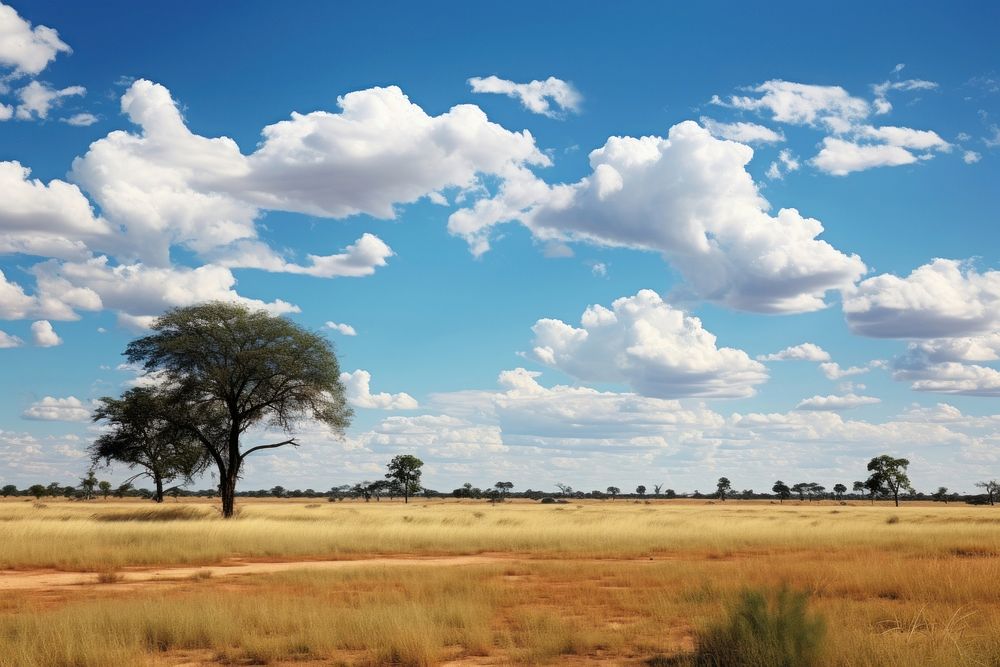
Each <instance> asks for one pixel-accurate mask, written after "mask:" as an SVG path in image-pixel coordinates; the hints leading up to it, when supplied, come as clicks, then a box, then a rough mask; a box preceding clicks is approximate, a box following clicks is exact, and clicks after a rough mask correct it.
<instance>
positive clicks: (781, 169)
mask: <svg viewBox="0 0 1000 667" xmlns="http://www.w3.org/2000/svg"><path fill="white" fill-rule="evenodd" d="M800 166H801V165H800V164H799V160H798V158H796V157H795V156H794V155H793V154H792V151H790V150H788V149H787V148H784V149H782V150H781V151H780V152H779V153H778V159H777V160H775V161H774V162H772V163H771V166H770V167H768V168H767V177H768V178H770V179H772V180H775V179H778V180H780V179H782V178H784V177H785V175H786V174H790V173H791V172H793V171H798V169H799V167H800Z"/></svg>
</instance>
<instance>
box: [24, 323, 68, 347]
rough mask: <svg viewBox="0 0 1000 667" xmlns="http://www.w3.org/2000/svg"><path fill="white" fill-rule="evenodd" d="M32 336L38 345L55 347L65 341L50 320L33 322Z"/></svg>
mask: <svg viewBox="0 0 1000 667" xmlns="http://www.w3.org/2000/svg"><path fill="white" fill-rule="evenodd" d="M31 338H32V340H33V341H34V343H35V345H36V346H38V347H55V346H57V345H62V342H63V341H62V338H60V337H59V334H57V333H56V331H55V329H53V328H52V325H51V324H50V323H49V321H48V320H39V321H37V322H32V323H31Z"/></svg>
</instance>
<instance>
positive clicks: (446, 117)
mask: <svg viewBox="0 0 1000 667" xmlns="http://www.w3.org/2000/svg"><path fill="white" fill-rule="evenodd" d="M338 105H339V106H340V112H339V113H330V112H326V111H315V112H312V113H308V114H299V113H293V114H292V115H291V118H290V119H289V120H284V121H281V122H278V123H275V124H273V125H269V126H267V127H265V128H264V129H263V131H262V134H263V141H262V142H261V143H260V145H259V146H258V147H257V149H256V150H255V151H254V152H253V153H251V154H250V155H243V154H242V153H241V152H240V149H239V146H237V144H236V142H234V141H233V140H232V139H229V138H227V137H219V138H207V137H202V136H199V135H196V134H193V133H192V132H191V131H190V130H189V129H188V127H187V126H186V124H185V122H184V119H183V117H182V116H181V113H180V110H179V109H178V107H177V105H176V103H175V102H174V100H173V98H172V96H171V94H170V91H168V90H167V89H166V88H165V87H163V86H161V85H159V84H155V83H153V82H150V81H146V80H138V81H135V82H134V83H132V84H131V86H130V87H129V89H128V90H127V91H126V93H125V94H124V95H123V96H122V111H123V112H124V113H125V114H126V115H127V116H128V117H129V119H130V120H131V121H132V122H133V123H135V124H136V125H138V126H139V128H140V132H139V133H131V132H122V131H115V132H112V133H110V134H109V135H107V136H106V137H104V138H103V139H99V140H98V141H95V142H94V143H93V144H91V146H90V149H89V150H88V152H87V153H86V154H85V155H84V156H83V157H81V158H78V159H77V160H75V161H74V163H73V169H72V171H71V179H72V180H73V181H74V182H76V183H79V184H80V185H81V187H83V188H84V189H85V190H86V191H87V192H88V194H90V195H91V196H92V197H93V198H94V199H95V200H96V202H97V203H98V204H99V205H100V207H101V210H102V213H103V214H104V216H105V217H107V218H108V219H109V220H111V221H112V222H114V223H115V224H118V225H121V226H123V227H124V229H125V238H124V239H123V246H124V247H123V248H122V249H121V250H120V251H119V252H120V253H122V254H126V255H128V256H132V257H135V258H139V259H142V260H143V261H144V262H145V263H152V264H157V265H160V266H164V265H166V264H167V263H168V262H169V251H168V250H169V246H170V245H173V244H176V245H181V246H184V247H187V248H189V249H191V250H193V251H195V252H196V253H199V254H205V253H211V252H212V251H216V250H217V249H219V248H223V247H226V246H230V245H231V244H234V243H235V242H237V241H245V240H254V239H256V238H257V228H256V220H257V218H258V217H259V215H260V214H261V211H263V210H280V211H290V212H295V213H304V214H308V215H315V216H321V217H329V218H344V217H347V216H351V215H355V214H367V215H371V216H375V217H379V218H394V217H395V216H396V214H397V211H396V207H397V206H398V205H400V204H407V203H411V202H415V201H417V200H418V199H420V198H423V197H430V196H432V195H435V194H438V195H440V192H441V191H442V190H446V189H454V190H457V191H469V190H472V189H475V188H477V187H479V186H480V185H481V183H480V177H481V176H482V175H484V174H489V175H495V176H499V177H501V178H505V177H506V176H507V175H508V173H511V172H514V171H516V170H518V169H520V168H522V166H523V165H524V164H533V165H547V164H549V163H550V161H549V158H547V157H546V156H545V155H544V154H542V153H541V152H540V151H539V150H538V148H537V147H536V146H535V142H534V138H533V137H532V136H531V134H530V133H529V132H527V131H524V132H520V133H518V132H510V131H508V130H506V129H504V128H503V127H501V126H500V125H497V124H495V123H491V122H490V121H489V120H488V119H487V117H486V115H485V114H484V113H483V112H482V110H480V109H479V108H478V107H476V106H474V105H468V104H466V105H458V106H455V107H453V108H452V109H450V110H449V111H447V112H446V113H444V114H441V115H439V116H429V115H427V114H426V113H425V112H424V111H423V109H421V108H420V107H419V106H417V105H416V104H413V103H412V102H410V100H409V98H407V97H406V96H405V95H404V94H403V92H402V91H401V90H400V89H399V88H396V87H388V88H371V89H368V90H362V91H356V92H352V93H349V94H347V95H344V96H343V97H341V98H339V99H338ZM206 221H208V222H207V224H206ZM292 266H294V265H289V267H292Z"/></svg>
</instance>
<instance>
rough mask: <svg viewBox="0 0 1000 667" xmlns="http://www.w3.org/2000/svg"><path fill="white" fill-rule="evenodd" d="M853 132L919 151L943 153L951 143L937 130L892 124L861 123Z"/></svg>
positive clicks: (947, 150)
mask: <svg viewBox="0 0 1000 667" xmlns="http://www.w3.org/2000/svg"><path fill="white" fill-rule="evenodd" d="M854 132H855V133H856V134H857V135H859V136H861V137H864V138H867V139H874V140H876V141H882V142H885V144H887V145H889V146H899V147H901V148H912V149H914V150H921V151H928V150H933V151H941V152H944V153H947V152H949V151H951V149H952V145H951V144H949V143H948V142H947V141H945V140H944V139H942V138H941V137H940V136H939V135H938V133H937V132H932V131H930V130H914V129H913V128H909V127H895V126H892V125H885V126H882V127H873V126H871V125H861V126H858V127H857V128H855V130H854Z"/></svg>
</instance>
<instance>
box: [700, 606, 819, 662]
mask: <svg viewBox="0 0 1000 667" xmlns="http://www.w3.org/2000/svg"><path fill="white" fill-rule="evenodd" d="M807 600H808V596H807V595H806V594H805V593H797V592H793V591H790V590H789V589H787V588H781V589H780V590H779V591H778V593H777V594H776V595H775V596H774V602H773V604H770V605H769V604H768V600H767V596H766V595H765V594H764V593H762V592H759V591H745V592H744V593H743V594H742V595H741V596H740V600H739V602H738V603H737V604H736V605H735V606H734V607H733V608H732V609H731V610H730V613H729V618H728V619H726V621H725V622H723V623H721V624H718V625H714V626H712V627H710V628H709V629H708V630H706V631H704V632H703V633H701V635H700V636H699V638H698V648H697V651H696V652H695V656H694V660H693V662H694V664H695V665H697V666H698V667H809V666H810V665H816V664H819V657H820V654H821V650H822V644H823V637H824V634H825V632H826V624H825V622H824V621H823V619H822V618H820V617H819V616H817V615H814V614H810V613H809V612H808V611H807V610H806V602H807Z"/></svg>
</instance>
